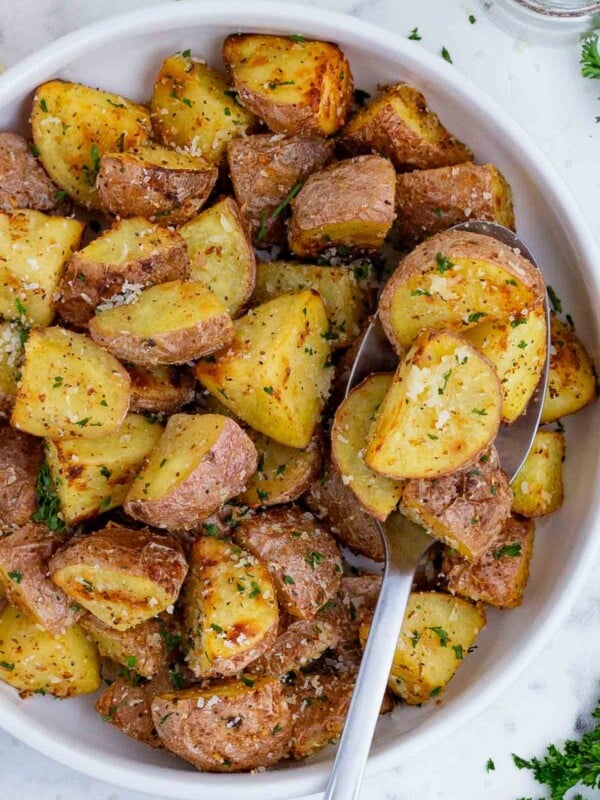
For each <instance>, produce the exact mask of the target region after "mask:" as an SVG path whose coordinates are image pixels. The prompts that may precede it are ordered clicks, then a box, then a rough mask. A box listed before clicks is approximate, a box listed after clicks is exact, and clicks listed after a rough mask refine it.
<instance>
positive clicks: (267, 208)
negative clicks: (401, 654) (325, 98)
mask: <svg viewBox="0 0 600 800" xmlns="http://www.w3.org/2000/svg"><path fill="white" fill-rule="evenodd" d="M332 155H333V142H332V141H331V140H327V139H324V138H323V137H321V136H312V135H311V136H288V137H285V136H282V135H281V134H276V135H272V134H270V133H261V134H256V135H254V136H246V137H245V138H242V139H234V140H232V141H231V142H229V145H228V147H227V160H228V163H229V172H230V175H231V181H232V183H233V190H234V192H235V197H236V200H237V201H238V203H239V205H240V211H241V214H242V217H243V218H244V221H245V223H246V225H247V227H248V230H249V231H250V234H251V236H252V239H253V241H254V243H255V244H257V245H259V246H264V245H270V244H273V243H275V242H278V243H282V242H283V241H285V229H284V225H283V216H282V214H281V213H279V214H278V215H277V216H276V217H274V216H272V214H273V212H274V211H275V210H276V209H277V208H278V207H279V205H280V204H281V203H282V202H283V201H284V200H285V198H286V197H287V195H288V193H289V192H290V191H291V190H292V189H293V188H294V186H296V184H297V183H299V182H301V181H303V180H305V178H306V177H307V176H308V175H310V174H311V173H312V172H315V171H316V170H318V169H321V168H322V167H324V166H325V164H326V163H327V162H328V161H330V159H331V157H332Z"/></svg>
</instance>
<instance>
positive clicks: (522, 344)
mask: <svg viewBox="0 0 600 800" xmlns="http://www.w3.org/2000/svg"><path fill="white" fill-rule="evenodd" d="M517 347H518V348H519V350H525V348H526V347H527V342H526V341H525V339H521V341H520V342H519V344H518V345H517Z"/></svg>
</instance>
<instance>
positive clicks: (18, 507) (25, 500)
mask: <svg viewBox="0 0 600 800" xmlns="http://www.w3.org/2000/svg"><path fill="white" fill-rule="evenodd" d="M43 461H44V447H43V444H42V442H41V440H40V439H37V438H36V437H35V436H29V434H27V433H21V431H18V430H15V428H11V427H10V426H8V425H0V530H8V529H10V528H18V527H19V526H20V525H26V524H27V523H28V522H29V521H30V519H31V515H32V514H34V513H35V510H36V508H37V492H36V482H37V478H38V473H39V471H40V468H41V466H42V463H43Z"/></svg>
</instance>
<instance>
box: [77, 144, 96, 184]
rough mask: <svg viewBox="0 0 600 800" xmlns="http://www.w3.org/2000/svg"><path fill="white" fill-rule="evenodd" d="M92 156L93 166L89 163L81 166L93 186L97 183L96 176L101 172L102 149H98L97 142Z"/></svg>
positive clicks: (91, 153)
mask: <svg viewBox="0 0 600 800" xmlns="http://www.w3.org/2000/svg"><path fill="white" fill-rule="evenodd" d="M90 156H91V160H92V166H91V167H90V166H89V165H88V164H84V165H83V167H82V168H81V171H82V172H83V174H84V175H85V179H86V181H87V182H88V183H89V185H90V186H93V185H94V184H95V183H96V178H97V177H98V173H99V172H100V150H99V149H98V145H97V144H93V145H92V147H91V150H90Z"/></svg>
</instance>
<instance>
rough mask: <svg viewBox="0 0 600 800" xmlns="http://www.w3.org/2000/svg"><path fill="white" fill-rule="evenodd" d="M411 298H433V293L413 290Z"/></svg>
mask: <svg viewBox="0 0 600 800" xmlns="http://www.w3.org/2000/svg"><path fill="white" fill-rule="evenodd" d="M410 296H411V297H431V292H428V291H427V289H413V290H412V292H411V293H410Z"/></svg>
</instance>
